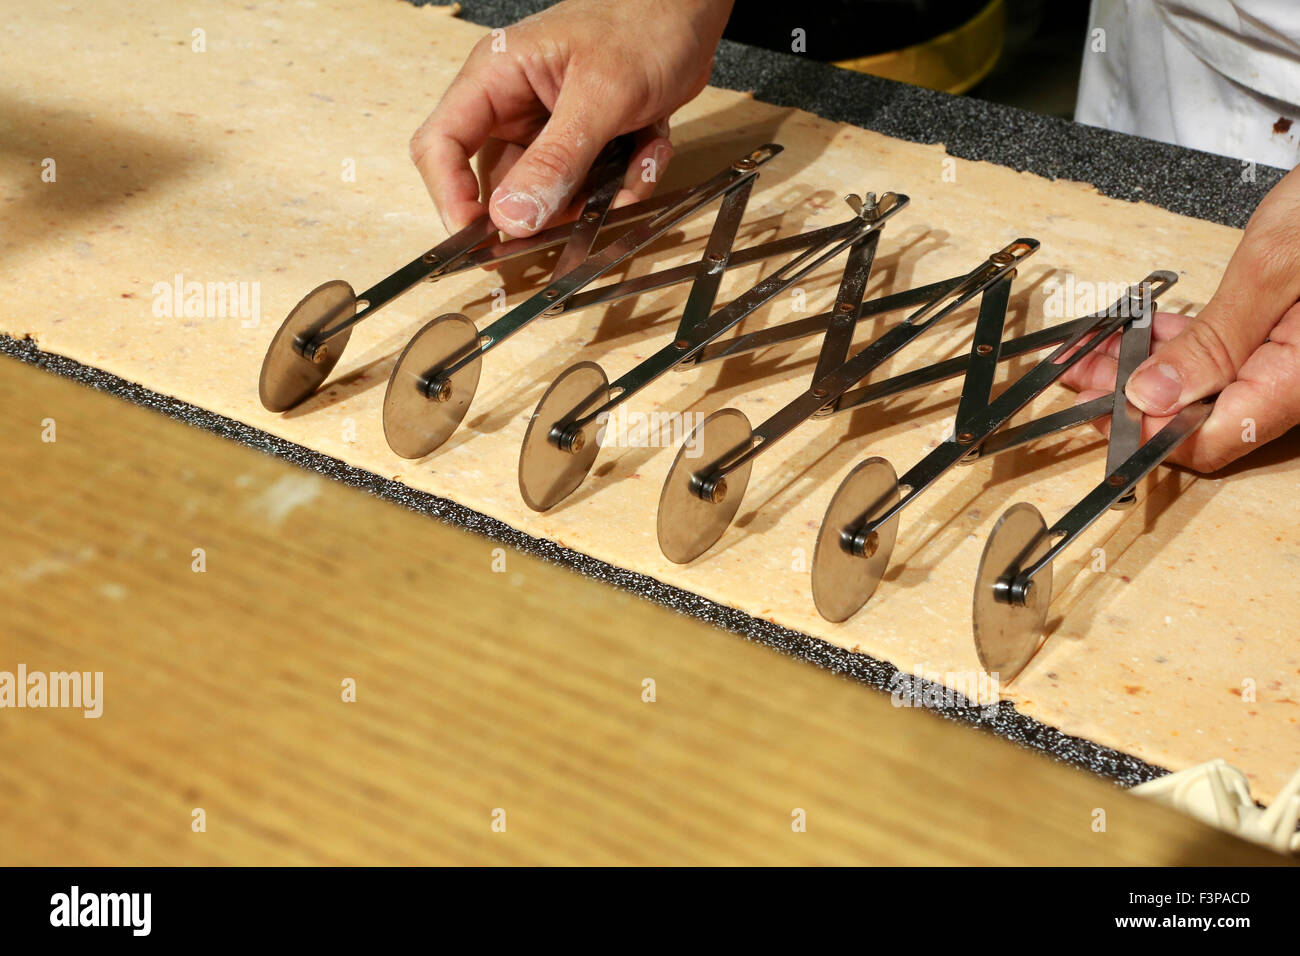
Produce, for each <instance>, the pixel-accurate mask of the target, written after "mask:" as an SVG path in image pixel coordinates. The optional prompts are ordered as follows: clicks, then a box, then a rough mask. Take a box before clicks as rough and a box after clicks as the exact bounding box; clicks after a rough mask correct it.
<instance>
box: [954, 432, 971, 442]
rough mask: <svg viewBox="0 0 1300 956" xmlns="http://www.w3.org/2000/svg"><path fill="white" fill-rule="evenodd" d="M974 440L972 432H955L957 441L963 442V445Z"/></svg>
mask: <svg viewBox="0 0 1300 956" xmlns="http://www.w3.org/2000/svg"><path fill="white" fill-rule="evenodd" d="M974 440H975V436H974V435H973V434H971V433H970V432H958V433H957V441H958V442H960V443H961V444H963V445H969V444H970V443H971V442H973V441H974Z"/></svg>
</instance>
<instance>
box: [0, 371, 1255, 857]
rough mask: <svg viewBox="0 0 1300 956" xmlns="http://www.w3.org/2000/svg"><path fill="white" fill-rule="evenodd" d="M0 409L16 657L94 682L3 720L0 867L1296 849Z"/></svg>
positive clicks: (81, 424) (76, 397) (720, 643)
mask: <svg viewBox="0 0 1300 956" xmlns="http://www.w3.org/2000/svg"><path fill="white" fill-rule="evenodd" d="M0 408H3V410H4V411H3V414H2V415H0V449H2V450H3V453H2V456H0V481H2V482H3V487H4V488H5V494H6V497H7V502H6V504H7V509H6V510H7V519H6V522H5V526H6V533H5V535H4V547H3V550H2V551H0V605H2V606H3V608H4V625H3V628H0V671H10V672H14V671H15V670H16V668H17V667H18V665H19V664H23V665H25V666H26V668H27V669H28V671H29V672H33V671H37V670H43V671H71V670H78V671H91V672H95V671H100V672H102V673H103V692H102V706H103V712H102V716H100V717H99V718H87V717H84V716H83V714H82V712H81V711H80V710H72V709H49V708H46V709H31V708H25V709H4V710H0V864H64V865H82V864H92V865H102V864H366V863H378V864H489V863H491V864H506V863H516V864H588V863H616V864H623V863H629V864H631V863H654V864H661V863H688V864H706V863H707V864H712V863H733V864H855V863H902V864H933V863H976V864H1000V863H1088V864H1103V863H1138V864H1148V863H1150V864H1155V863H1249V862H1280V858H1279V857H1275V856H1273V855H1272V854H1269V853H1267V852H1266V851H1263V850H1260V849H1257V848H1255V847H1252V846H1250V845H1247V844H1245V843H1242V842H1239V841H1237V840H1235V839H1234V838H1231V837H1229V836H1227V835H1225V834H1221V833H1218V832H1216V831H1214V830H1211V829H1209V828H1207V827H1204V826H1202V825H1200V824H1199V823H1196V822H1195V821H1193V820H1191V819H1187V818H1183V817H1181V816H1178V815H1176V814H1174V813H1172V812H1170V811H1167V810H1165V809H1163V808H1161V807H1158V806H1155V805H1153V804H1150V803H1147V802H1144V801H1142V800H1139V799H1138V798H1136V797H1132V796H1130V795H1128V794H1126V793H1124V792H1122V791H1120V790H1118V789H1117V788H1115V787H1114V786H1112V785H1110V784H1109V783H1107V782H1105V781H1102V780H1099V779H1095V778H1093V777H1090V776H1088V775H1086V774H1083V773H1081V772H1078V771H1075V770H1072V769H1068V768H1065V767H1063V766H1060V765H1057V764H1054V763H1052V762H1051V761H1049V760H1046V759H1044V758H1042V757H1039V756H1036V755H1033V754H1030V753H1028V752H1025V751H1021V750H1019V749H1017V748H1016V747H1014V746H1013V745H1011V744H1009V743H1007V742H1005V741H1002V740H999V739H996V738H993V737H990V736H987V735H983V734H980V733H977V732H975V731H972V730H968V729H966V728H962V727H958V726H955V725H952V724H948V723H946V722H944V721H942V720H940V719H938V718H936V717H934V716H932V715H930V714H927V713H924V712H921V711H915V710H905V709H897V708H894V707H892V706H891V705H890V700H889V698H888V697H886V696H884V695H882V694H879V693H877V692H874V691H871V690H869V689H867V688H865V687H863V686H861V685H857V684H854V683H851V682H848V681H845V680H842V679H839V678H836V677H834V676H832V675H830V674H828V673H825V672H822V671H818V670H816V669H814V668H812V667H810V666H808V665H806V664H800V663H797V662H795V661H793V660H790V659H787V658H784V657H782V656H780V655H779V654H777V653H775V652H773V651H770V650H768V649H766V648H763V647H761V646H758V645H753V644H747V643H746V642H744V641H742V640H738V639H737V638H735V637H734V636H731V635H728V634H725V633H723V632H720V631H715V630H713V629H711V628H708V627H706V626H705V625H703V624H701V623H699V622H696V621H694V620H691V619H687V618H684V617H681V616H678V615H675V614H673V613H671V612H669V611H667V610H664V609H662V608H660V607H657V606H654V605H651V604H648V603H646V602H644V601H641V600H640V599H638V598H635V597H633V596H631V595H628V594H625V593H622V592H619V591H616V590H614V589H612V588H609V587H607V586H605V585H602V584H599V583H597V582H594V581H591V580H587V579H583V578H581V577H578V576H576V575H574V574H572V573H570V572H568V571H565V570H562V569H559V568H555V567H551V566H547V565H545V564H544V563H542V562H540V561H538V560H536V559H534V558H532V557H531V556H527V555H524V554H520V553H516V552H508V553H507V552H506V551H504V550H494V548H496V546H495V545H494V544H493V543H492V542H490V541H488V540H486V539H481V538H477V537H474V536H471V535H470V534H468V533H466V532H464V531H462V530H459V529H455V528H451V527H447V526H444V525H441V524H439V523H437V522H435V521H432V520H430V519H428V518H426V517H424V516H421V515H417V514H414V513H411V512H408V511H405V510H403V509H402V508H400V507H398V506H395V505H393V504H391V503H388V502H384V501H380V500H377V499H374V498H371V497H369V496H367V495H365V494H363V493H361V492H358V491H356V490H353V489H350V488H347V487H345V486H342V485H339V484H335V483H332V482H329V481H327V480H325V479H323V478H320V477H318V476H316V475H313V474H311V473H308V472H305V471H301V470H299V469H296V468H294V467H292V466H290V465H288V464H286V463H284V462H281V461H278V460H276V459H273V458H271V457H268V456H264V455H261V454H258V453H257V452H254V451H252V450H250V449H247V448H244V447H241V446H238V445H235V444H232V443H228V442H225V441H223V440H221V439H219V438H217V437H215V436H212V435H209V434H206V433H203V432H199V431H196V430H193V429H191V428H188V427H186V426H184V425H182V424H180V423H177V422H174V421H170V420H168V419H166V418H164V417H162V416H160V415H157V414H155V413H153V412H150V411H147V410H145V409H141V408H138V407H135V406H131V405H128V404H126V403H124V402H121V401H119V400H117V399H114V398H111V397H109V396H106V395H103V394H99V393H96V392H93V391H91V390H89V389H85V388H83V387H81V386H78V385H76V384H74V383H71V382H68V381H66V380H61V379H58V378H56V377H54V376H52V375H49V374H46V373H43V372H40V371H38V370H34V369H31V368H28V367H25V366H22V365H20V364H18V363H16V362H12V361H8V360H4V361H0ZM51 437H52V438H53V439H54V440H53V441H48V440H46V439H48V438H51ZM196 549H201V557H202V566H203V568H204V569H203V570H202V571H196V570H195V567H196V561H198V560H199V559H198V557H196V554H195V552H196ZM349 680H350V681H355V688H356V695H355V696H356V699H355V702H345V700H344V696H345V692H344V682H345V681H349ZM647 680H652V681H653V682H654V685H653V686H654V697H655V699H654V700H653V702H649V701H647V700H645V699H644V697H645V687H646V684H645V681H647ZM196 809H201V810H202V811H203V821H204V829H203V830H202V831H201V832H196V830H195V829H194V820H195V819H196V818H195V813H194V812H195V810H196ZM502 811H504V814H503V813H502ZM799 811H803V814H804V815H805V817H806V830H805V831H803V832H799V831H798V830H796V829H795V827H794V826H793V824H794V823H795V822H796V820H797V819H798V818H799V813H798V812H799ZM1098 811H1104V814H1105V822H1106V827H1105V830H1104V831H1103V832H1098V831H1096V830H1095V829H1094V820H1096V819H1098V818H1099V817H1098ZM502 819H504V823H505V828H504V831H502V830H500V829H494V827H493V823H494V820H496V821H501V820H502Z"/></svg>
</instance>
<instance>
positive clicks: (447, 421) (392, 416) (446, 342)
mask: <svg viewBox="0 0 1300 956" xmlns="http://www.w3.org/2000/svg"><path fill="white" fill-rule="evenodd" d="M477 347H478V329H477V328H475V327H474V323H473V322H471V321H470V320H469V319H467V318H465V316H463V315H461V314H460V313H459V312H448V313H447V314H446V315H440V316H438V317H437V318H436V319H434V320H433V321H432V322H430V323H429V324H428V325H426V326H425V327H424V328H422V329H420V331H419V332H416V333H415V338H413V339H411V341H410V342H408V343H407V345H406V348H404V349H403V350H402V354H401V355H400V356H398V359H397V364H396V365H394V366H393V374H392V375H391V376H389V379H388V391H387V392H385V393H384V437H385V438H386V439H388V447H389V448H391V449H392V450H393V451H395V452H397V454H399V455H401V456H402V457H403V458H423V457H424V456H425V455H427V454H429V453H430V452H432V451H433V450H434V449H435V448H437V447H438V446H439V445H441V444H442V443H443V442H445V441H446V440H447V439H448V438H450V437H451V434H452V432H454V431H455V430H456V428H457V426H459V425H460V423H461V421H462V420H464V418H465V413H466V412H468V411H469V403H470V402H472V401H473V400H474V391H475V390H476V389H477V388H478V376H479V372H480V371H481V370H482V368H483V361H482V359H481V358H480V357H477V356H476V357H475V358H474V360H473V361H472V362H470V363H469V364H468V365H466V366H465V367H464V368H463V369H461V370H460V371H459V372H457V373H456V374H455V375H453V376H452V377H451V378H450V380H449V381H448V383H447V387H446V389H445V391H444V392H443V396H442V397H443V400H442V401H439V400H437V399H435V398H432V397H430V395H429V394H428V392H427V391H426V390H425V389H426V386H427V385H428V384H429V381H430V380H431V379H432V378H433V377H434V376H435V375H436V374H437V372H438V370H439V369H442V368H446V367H447V366H449V365H451V364H452V363H453V362H455V361H457V360H458V359H460V358H462V357H463V356H465V355H467V354H469V353H470V352H472V351H473V350H474V349H476V348H477Z"/></svg>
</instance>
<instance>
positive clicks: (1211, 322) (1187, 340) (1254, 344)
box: [1127, 173, 1300, 431]
mask: <svg viewBox="0 0 1300 956" xmlns="http://www.w3.org/2000/svg"><path fill="white" fill-rule="evenodd" d="M1295 175H1296V174H1295V173H1292V174H1290V176H1288V177H1287V178H1288V179H1290V178H1291V176H1295ZM1286 181H1287V180H1283V183H1284V184H1285V183H1286ZM1296 182H1300V180H1297V181H1296ZM1297 192H1300V190H1298V189H1296V188H1294V185H1293V186H1292V188H1290V189H1282V187H1277V188H1275V189H1274V192H1273V193H1270V195H1269V196H1268V197H1267V198H1266V199H1265V201H1264V203H1261V204H1260V207H1259V209H1258V210H1256V214H1255V216H1254V217H1252V219H1251V223H1250V224H1249V225H1248V226H1247V227H1246V233H1245V235H1244V236H1243V237H1242V240H1241V243H1240V244H1239V245H1238V246H1237V249H1236V251H1235V252H1234V253H1233V255H1232V259H1231V260H1230V261H1229V262H1228V267H1227V269H1226V270H1225V271H1224V274H1223V279H1222V281H1221V282H1220V283H1219V288H1218V289H1217V290H1216V291H1215V293H1214V296H1213V298H1211V299H1210V301H1209V303H1208V304H1207V305H1206V306H1205V308H1204V309H1202V310H1201V313H1200V315H1198V316H1197V317H1196V320H1195V321H1194V322H1192V323H1191V324H1190V325H1188V326H1187V328H1186V329H1184V330H1183V332H1182V334H1181V335H1179V336H1178V337H1177V338H1176V339H1174V341H1172V342H1170V343H1169V347H1168V348H1167V349H1165V350H1164V351H1162V352H1161V354H1160V355H1159V356H1153V357H1152V358H1150V359H1148V360H1147V361H1146V362H1144V363H1143V364H1142V365H1141V366H1140V367H1139V369H1138V371H1137V372H1136V373H1135V374H1134V375H1133V378H1132V379H1131V380H1130V381H1129V384H1128V388H1127V394H1128V396H1129V399H1130V400H1131V401H1132V402H1133V404H1135V405H1136V406H1138V407H1139V408H1141V409H1142V410H1143V411H1144V412H1147V413H1150V414H1170V413H1172V412H1175V411H1177V410H1178V409H1180V408H1182V407H1184V406H1185V405H1188V404H1190V403H1191V402H1194V401H1196V400H1197V399H1201V398H1204V397H1206V396H1208V395H1213V394H1215V393H1217V392H1220V391H1222V390H1223V389H1224V388H1226V387H1227V386H1228V384H1229V383H1230V382H1232V381H1233V380H1234V379H1236V378H1237V373H1238V371H1239V370H1240V369H1241V367H1242V365H1243V364H1244V363H1245V362H1246V360H1247V359H1248V358H1249V357H1250V356H1251V355H1252V354H1253V353H1254V352H1255V350H1256V349H1257V348H1259V346H1260V345H1261V344H1262V343H1263V342H1264V340H1265V339H1266V338H1267V337H1268V335H1269V331H1270V330H1271V329H1272V328H1273V326H1274V325H1276V324H1277V322H1278V320H1279V319H1280V318H1281V317H1282V314H1283V313H1284V312H1286V311H1287V310H1288V309H1289V308H1290V307H1291V306H1293V305H1294V304H1295V303H1296V301H1297V299H1300V197H1295V198H1293V194H1294V193H1297ZM1207 424H1208V423H1207ZM1202 431H1204V427H1203V428H1202Z"/></svg>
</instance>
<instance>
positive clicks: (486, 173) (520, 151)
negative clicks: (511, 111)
mask: <svg viewBox="0 0 1300 956" xmlns="http://www.w3.org/2000/svg"><path fill="white" fill-rule="evenodd" d="M522 155H524V147H523V146H521V145H519V144H517V143H511V142H506V141H505V140H503V139H498V138H496V137H492V138H491V139H489V140H488V141H487V142H486V143H484V144H483V147H482V148H481V149H480V150H479V151H478V155H477V156H476V157H474V160H475V162H474V165H475V166H476V167H477V168H478V183H479V196H480V197H481V198H482V199H483V201H484V202H486V201H487V199H488V197H490V196H491V195H492V193H493V192H495V191H496V188H497V187H498V186H500V185H501V181H502V180H503V179H505V178H506V175H507V174H508V173H509V172H510V169H511V167H512V166H514V164H515V163H517V162H518V161H519V157H520V156H522Z"/></svg>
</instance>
